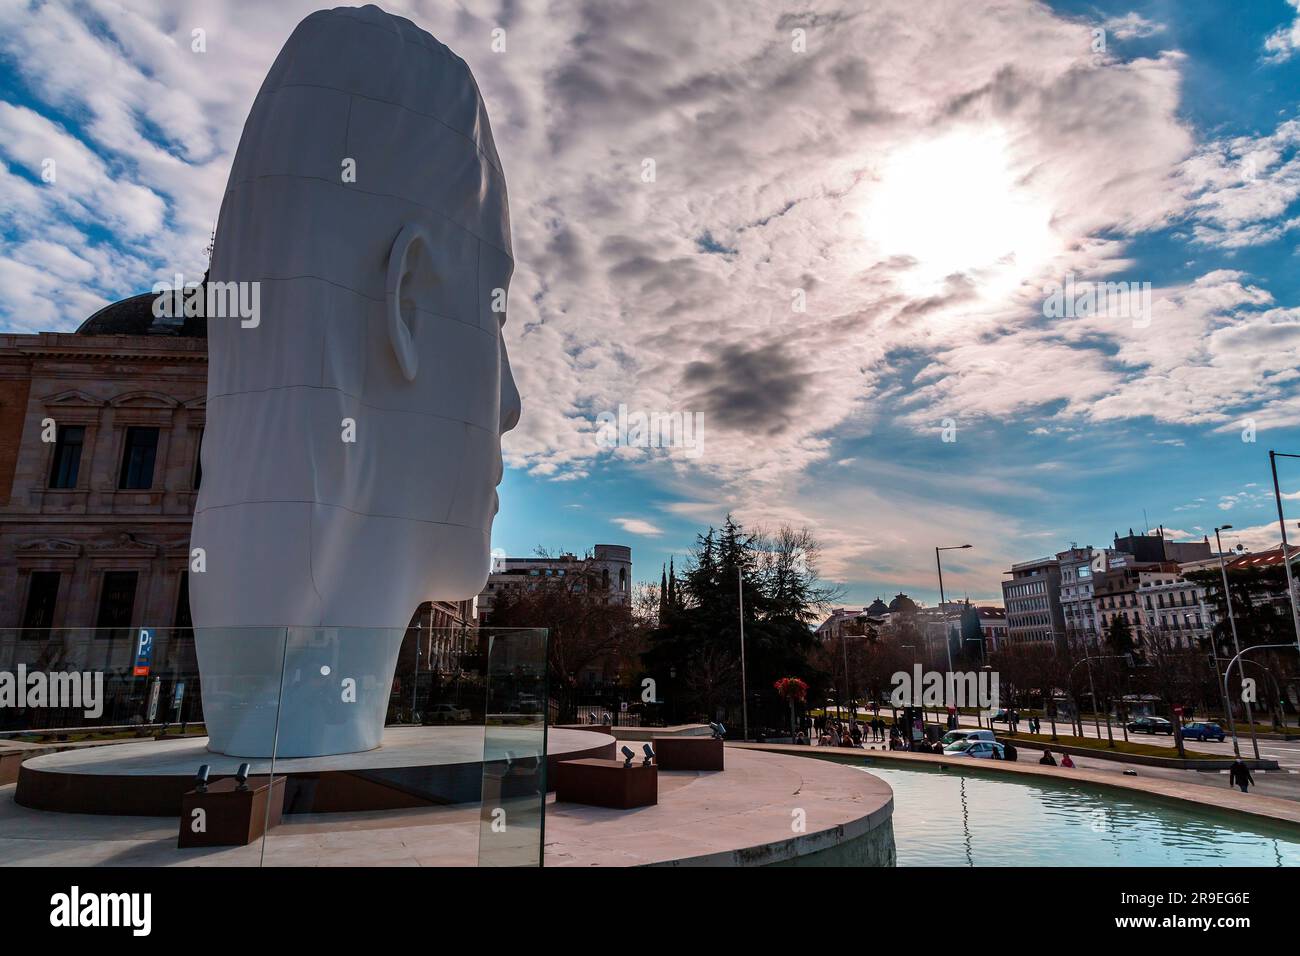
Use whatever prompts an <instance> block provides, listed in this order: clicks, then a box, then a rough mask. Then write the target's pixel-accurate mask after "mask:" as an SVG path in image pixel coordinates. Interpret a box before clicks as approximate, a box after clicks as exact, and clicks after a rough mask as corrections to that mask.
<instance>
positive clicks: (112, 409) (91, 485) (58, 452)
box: [0, 332, 207, 655]
mask: <svg viewBox="0 0 1300 956" xmlns="http://www.w3.org/2000/svg"><path fill="white" fill-rule="evenodd" d="M206 368H207V351H206V342H205V340H204V339H202V338H196V337H182V336H155V335H80V334H71V333H54V332H42V333H39V334H34V335H22V334H10V335H0V627H3V628H16V627H22V626H23V625H24V624H27V625H29V626H35V627H40V628H95V627H97V626H100V625H102V624H107V623H111V624H113V625H115V626H116V627H120V628H121V629H122V630H123V634H125V633H127V631H128V630H129V629H133V628H138V627H141V626H144V625H146V624H149V625H151V626H155V627H162V628H166V627H173V626H188V623H189V621H188V604H187V602H186V601H185V584H186V581H185V574H186V571H187V568H188V555H189V536H190V515H191V514H192V512H193V510H194V499H195V491H196V488H197V484H198V482H199V480H200V473H199V468H198V452H199V444H200V441H201V439H202V435H203V425H204V405H205V400H206V388H207V382H206ZM70 436H75V438H76V439H79V440H78V441H75V442H71V443H69V442H68V439H69V438H70ZM60 438H62V439H64V447H63V448H61V447H60V441H59V440H58V439H60ZM51 439H54V440H51ZM60 456H62V459H63V461H62V472H61V474H56V472H59V470H60V462H59V461H57V460H56V459H57V458H59V457H60ZM124 458H126V459H128V467H127V468H126V469H124V468H123V461H124ZM41 572H45V575H44V576H42V575H41V574H40V573H41ZM54 574H57V575H58V578H57V584H56V586H52V585H53V584H54V579H53V577H52V575H54ZM34 575H36V576H37V586H36V588H35V589H34V587H33V576H34ZM42 591H44V592H45V593H44V595H42ZM51 592H52V593H51ZM51 597H52V600H51ZM33 599H35V600H36V601H37V602H42V601H44V602H45V604H44V606H43V607H36V606H33V604H32V601H33ZM115 643H116V642H115ZM121 643H122V653H123V654H124V655H129V654H130V652H131V649H130V642H129V641H126V640H123V641H122V642H121Z"/></svg>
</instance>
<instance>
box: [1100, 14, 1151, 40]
mask: <svg viewBox="0 0 1300 956" xmlns="http://www.w3.org/2000/svg"><path fill="white" fill-rule="evenodd" d="M1103 26H1105V28H1106V30H1107V32H1108V33H1110V34H1112V35H1114V37H1115V38H1116V39H1118V40H1132V39H1145V38H1146V37H1149V36H1154V35H1155V34H1157V33H1163V32H1164V29H1165V25H1164V24H1163V23H1156V22H1154V21H1152V20H1148V19H1146V18H1145V17H1143V16H1142V15H1140V14H1138V13H1133V12H1129V13H1126V14H1124V16H1122V17H1111V18H1110V19H1109V20H1107V21H1106V22H1105V23H1104V24H1103Z"/></svg>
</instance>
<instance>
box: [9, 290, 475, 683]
mask: <svg viewBox="0 0 1300 956" xmlns="http://www.w3.org/2000/svg"><path fill="white" fill-rule="evenodd" d="M154 298H155V295H154V294H153V293H145V294H143V295H137V296H133V297H131V298H128V299H124V300H122V301H120V302H116V303H113V304H111V305H108V306H106V307H104V308H103V309H100V310H99V311H98V312H96V313H95V314H94V315H92V316H90V318H88V319H86V321H85V322H83V323H82V324H81V326H80V327H79V328H78V329H77V331H76V332H39V333H32V334H24V333H0V670H12V667H13V665H14V664H15V663H17V662H21V661H27V662H28V663H30V659H31V658H32V655H33V654H34V653H36V651H35V649H36V648H38V647H39V646H41V643H40V642H41V641H43V640H47V639H48V638H49V636H50V631H51V629H66V628H85V629H87V630H86V631H85V632H84V637H83V636H81V635H78V636H76V637H75V641H76V642H78V643H84V644H86V645H87V646H86V647H83V648H80V649H79V650H78V652H77V653H75V654H71V653H70V654H69V655H67V656H65V658H64V660H65V661H67V662H84V663H81V664H80V666H83V667H87V668H94V669H105V670H108V671H109V672H113V671H121V670H122V669H125V670H126V672H127V673H129V671H130V665H131V660H132V655H133V653H134V635H135V634H136V633H137V632H138V630H139V629H140V628H142V627H149V628H154V629H156V634H157V646H156V649H155V656H154V665H155V668H156V670H157V671H158V672H160V673H164V674H165V673H169V672H171V673H184V672H187V671H188V672H190V673H193V671H194V670H195V666H194V656H193V654H194V651H193V639H192V637H191V636H188V635H186V634H184V633H183V631H177V633H176V635H175V639H173V635H171V634H170V633H169V630H170V629H173V628H179V629H188V628H190V627H191V626H192V624H191V619H190V612H189V599H188V593H189V592H188V575H189V540H190V523H191V519H192V516H193V513H194V507H195V501H196V499H197V497H198V490H199V487H200V485H201V483H202V480H203V472H202V468H201V466H200V456H199V448H200V445H201V443H202V440H203V427H204V417H205V406H206V396H207V328H206V321H205V320H204V319H202V318H193V317H191V318H177V319H171V318H156V317H155V316H154V314H153V312H154V310H153V301H154ZM233 599H237V598H233ZM474 619H475V610H474V601H473V600H472V599H471V600H469V601H464V602H457V603H447V602H435V603H433V604H426V605H424V606H422V607H421V608H420V609H419V610H418V612H417V613H416V616H415V618H414V619H413V622H412V623H413V625H414V624H415V623H417V622H418V623H420V625H421V628H420V630H421V631H423V633H422V634H421V635H419V636H420V638H421V640H420V642H419V645H420V651H419V656H418V659H417V657H416V654H415V647H416V641H415V640H414V639H412V640H411V641H410V642H408V643H409V644H410V645H411V646H410V647H404V648H403V660H404V662H405V663H406V666H408V667H410V668H411V669H412V670H413V671H414V672H415V673H417V674H418V673H419V671H420V670H423V671H426V672H427V671H429V670H434V671H437V670H439V669H442V668H449V667H451V666H453V661H454V658H455V656H456V654H457V653H459V652H462V651H465V650H466V648H464V647H461V646H459V645H460V644H463V643H464V639H461V640H459V641H453V640H452V639H450V638H449V637H448V633H449V630H450V629H452V628H458V629H461V630H463V629H465V628H466V627H472V626H473V624H474ZM16 629H21V630H16ZM435 629H436V630H435ZM443 629H448V630H443ZM413 630H414V627H413ZM62 636H63V638H64V640H65V641H66V642H71V641H73V640H74V638H73V636H72V635H70V634H67V633H65V634H64V635H62ZM83 652H84V653H83ZM402 666H403V665H399V674H400V673H401V671H402Z"/></svg>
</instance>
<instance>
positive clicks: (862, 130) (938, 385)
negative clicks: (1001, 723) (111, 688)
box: [0, 0, 1300, 604]
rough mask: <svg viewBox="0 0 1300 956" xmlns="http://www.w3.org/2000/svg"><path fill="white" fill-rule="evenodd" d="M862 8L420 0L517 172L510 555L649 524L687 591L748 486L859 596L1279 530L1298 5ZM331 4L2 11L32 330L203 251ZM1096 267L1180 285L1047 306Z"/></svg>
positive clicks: (1289, 433)
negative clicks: (671, 435) (1274, 454)
mask: <svg viewBox="0 0 1300 956" xmlns="http://www.w3.org/2000/svg"><path fill="white" fill-rule="evenodd" d="M858 6H859V5H855V4H845V5H835V4H825V3H813V4H797V5H794V6H790V5H781V4H776V3H770V4H769V3H755V4H752V5H750V4H747V5H745V7H746V9H745V10H744V12H743V15H742V13H741V12H740V11H738V10H737V9H736V8H735V6H734V5H730V6H729V5H727V4H710V3H682V4H677V5H674V4H669V5H668V9H667V11H666V14H660V15H651V14H650V13H649V12H647V11H645V10H643V9H641V6H640V5H637V4H633V3H626V4H623V3H612V4H611V3H604V4H595V3H591V4H588V3H581V2H572V3H554V4H546V5H539V4H530V3H510V4H498V3H468V4H465V5H463V6H461V7H458V8H452V7H451V6H450V5H447V4H442V3H431V2H409V3H395V4H392V5H390V9H391V10H392V11H393V12H398V13H403V14H404V15H406V16H409V17H411V19H413V20H414V21H415V22H416V23H417V24H419V25H420V26H422V27H424V28H425V29H427V30H429V31H430V32H432V33H433V34H434V35H435V36H437V37H438V38H439V39H441V40H443V41H444V42H445V43H447V44H448V45H449V46H450V47H451V48H452V49H453V50H455V51H456V52H457V53H458V54H459V55H461V56H462V57H464V58H465V59H466V61H467V62H468V63H469V64H470V66H471V68H472V69H473V71H474V73H475V76H476V78H477V80H478V82H479V85H480V87H481V88H482V90H483V95H484V98H485V100H486V101H487V104H488V109H489V113H490V116H491V119H492V124H493V132H494V135H495V139H496V142H497V147H498V151H499V152H500V154H501V159H502V163H503V165H504V167H505V169H506V174H507V181H508V183H509V187H510V193H511V212H512V227H513V230H514V240H515V256H516V273H515V278H514V281H513V285H512V289H511V298H510V319H509V324H508V338H509V348H510V353H511V358H512V362H513V364H514V367H515V372H516V378H517V379H518V381H519V385H520V390H521V394H522V396H523V403H524V417H523V420H522V421H521V423H520V426H519V428H518V429H516V431H515V432H512V433H511V434H510V435H508V436H507V437H506V441H505V450H506V453H507V462H508V465H509V467H508V469H507V472H506V477H505V479H504V481H503V485H502V488H501V502H502V505H501V511H500V514H499V515H498V518H497V523H496V527H495V530H494V545H495V546H496V547H499V548H503V549H504V550H506V551H507V552H508V553H511V554H518V553H526V552H529V551H531V550H532V549H533V548H534V547H536V546H539V545H540V546H543V547H546V548H548V549H552V550H558V549H566V550H575V551H581V550H584V549H585V548H587V547H589V546H591V545H592V544H595V543H597V542H603V543H615V542H616V543H626V544H630V545H631V546H632V548H633V554H634V561H635V563H636V567H637V574H638V577H642V578H644V579H647V580H655V581H657V579H658V574H659V567H660V564H661V563H662V562H664V561H666V560H667V559H668V557H669V555H671V554H676V555H679V556H681V555H682V554H684V552H685V551H686V550H687V549H688V548H689V547H690V545H691V544H692V542H693V540H694V536H695V534H696V533H697V531H699V530H701V529H702V528H703V527H705V526H706V525H708V524H709V523H714V524H716V523H718V522H719V521H721V520H722V518H723V516H724V515H725V513H726V512H727V511H728V510H729V509H730V510H734V511H735V512H736V514H737V516H738V517H739V518H740V519H741V520H743V521H745V522H746V523H748V524H754V525H766V526H769V527H771V526H775V525H777V524H780V523H782V522H792V523H795V524H805V525H808V526H809V527H811V528H812V529H813V530H814V531H815V532H816V533H817V535H818V536H819V537H820V538H821V539H822V541H823V542H824V543H825V554H824V559H823V569H824V570H825V572H826V573H827V574H828V575H829V576H830V577H832V578H833V579H834V580H836V581H839V582H841V583H842V584H843V586H844V587H845V588H846V591H847V596H846V602H847V603H850V604H853V603H866V602H868V601H870V600H871V599H872V598H873V597H875V596H876V595H877V594H880V595H884V596H886V597H888V596H889V595H890V594H892V593H894V592H896V591H897V590H899V589H902V590H906V591H908V592H909V593H911V594H913V595H914V596H916V597H918V598H920V599H922V600H924V601H927V602H928V601H933V600H934V599H935V598H936V597H937V589H936V587H935V582H934V576H933V551H932V548H933V547H934V546H935V545H936V544H945V545H947V544H960V543H965V542H967V541H969V542H970V543H972V544H973V545H975V547H974V548H973V549H972V550H971V551H967V552H963V553H962V554H960V555H952V556H950V559H949V566H950V569H951V570H949V569H948V568H946V569H945V570H946V573H945V583H948V584H949V586H950V588H952V589H953V590H955V591H956V592H957V593H966V594H969V595H970V596H971V597H972V598H975V599H978V600H985V599H998V598H1000V592H999V587H998V584H999V581H1000V579H1001V571H1002V570H1004V569H1005V568H1006V567H1007V566H1008V565H1009V563H1010V562H1011V561H1014V560H1022V559H1027V558H1033V557H1039V556H1042V555H1045V554H1049V553H1052V552H1054V551H1057V550H1061V549H1063V548H1064V547H1066V546H1068V545H1069V544H1070V542H1072V541H1075V542H1078V543H1080V544H1093V545H1096V546H1103V545H1106V544H1108V543H1109V540H1110V536H1111V535H1112V533H1114V532H1115V531H1119V532H1120V533H1121V534H1123V533H1125V532H1126V531H1127V530H1128V529H1129V528H1130V527H1132V528H1135V529H1140V528H1141V527H1142V526H1143V524H1149V525H1150V526H1152V527H1154V526H1156V525H1158V524H1163V525H1164V526H1165V527H1167V528H1170V529H1173V530H1175V531H1177V532H1179V533H1180V535H1185V536H1188V537H1196V538H1199V537H1200V536H1201V534H1203V533H1205V532H1207V531H1210V530H1211V529H1212V528H1213V526H1214V525H1216V524H1222V523H1224V522H1231V523H1232V524H1234V525H1235V526H1236V527H1237V528H1239V529H1242V531H1241V533H1240V534H1239V535H1237V534H1234V535H1233V536H1232V537H1231V538H1230V540H1232V541H1233V542H1234V543H1235V542H1236V541H1238V540H1240V541H1241V542H1242V543H1244V544H1246V545H1247V546H1249V547H1267V546H1270V545H1272V544H1274V543H1275V542H1276V540H1277V533H1276V525H1275V517H1276V516H1275V512H1274V510H1273V505H1272V497H1271V487H1270V485H1269V482H1270V476H1269V471H1268V459H1267V450H1268V449H1269V448H1276V449H1279V450H1283V451H1294V452H1300V427H1297V422H1298V421H1300V387H1298V383H1300V371H1298V369H1300V311H1298V309H1297V307H1298V306H1300V278H1298V277H1297V268H1296V266H1297V264H1298V262H1297V256H1296V236H1297V234H1300V233H1298V232H1297V224H1300V211H1298V209H1300V203H1297V201H1296V200H1297V197H1300V155H1298V148H1300V121H1298V117H1297V113H1296V108H1297V102H1296V91H1297V90H1300V51H1298V50H1297V45H1300V27H1297V22H1298V21H1297V17H1298V15H1300V13H1298V10H1297V6H1296V3H1294V2H1292V3H1288V2H1281V0H1276V2H1275V0H1261V2H1254V3H1250V4H1236V3H1229V2H1223V3H1209V2H1191V3H1188V2H1172V0H1171V2H1157V3H1115V4H1095V3H1055V4H1050V5H1042V4H1033V3H1028V2H1012V0H1004V2H994V3H990V4H988V5H981V9H980V10H979V11H973V10H972V5H969V4H963V3H957V2H953V3H946V2H938V3H934V4H916V3H905V2H899V3H896V4H895V3H881V4H872V5H871V10H870V11H862V10H860V9H858ZM268 8H274V9H268ZM312 8H313V5H312V4H309V3H285V4H274V5H266V4H252V3H243V2H230V3H221V4H218V3H210V2H198V0H194V2H188V0H186V2H178V3H171V4H156V3H143V2H142V3H138V4H136V3H129V2H128V3H122V4H109V3H105V2H95V0H89V2H85V3H78V4H64V3H53V2H51V3H46V4H40V3H36V4H11V5H5V6H4V7H3V9H2V10H0V36H3V39H2V40H0V101H2V102H0V133H2V134H3V135H0V162H3V168H2V169H0V196H3V199H4V202H3V210H4V212H3V213H0V285H3V288H4V291H5V295H4V296H3V301H0V329H4V330H13V331H35V330H40V329H70V328H75V326H76V325H77V323H78V322H79V321H80V320H81V319H82V318H84V317H85V316H86V315H88V314H90V312H92V311H94V309H95V308H97V307H98V306H99V305H102V304H103V303H105V302H108V301H111V300H113V299H114V298H117V297H122V296H125V295H128V294H132V293H134V292H138V291H141V290H144V289H147V288H148V287H149V286H150V285H151V284H152V283H153V282H155V281H158V280H159V279H162V278H165V277H169V276H171V275H172V274H173V273H174V272H175V271H177V270H182V271H186V272H195V271H199V272H201V270H202V267H203V248H204V246H205V244H206V240H207V236H208V233H209V231H210V230H211V228H212V225H213V222H214V221H215V217H216V211H217V207H218V204H219V199H220V195H221V192H222V189H223V186H224V182H225V177H226V175H227V174H228V172H229V163H230V158H231V156H232V155H233V151H234V148H235V146H236V145H237V143H238V138H239V132H240V129H241V126H242V121H243V117H244V115H246V113H247V110H248V106H249V104H250V103H251V100H252V96H253V95H254V93H255V92H256V89H257V87H258V85H259V84H260V82H261V79H262V77H263V76H264V75H265V72H266V69H267V68H268V66H269V65H270V62H271V60H272V59H273V58H274V56H275V53H276V52H277V50H278V49H279V46H280V45H281V44H282V43H283V41H284V39H285V37H287V36H288V33H289V31H290V30H291V29H292V27H293V25H294V24H295V23H296V22H297V20H299V19H301V17H302V16H303V15H305V14H306V13H307V12H309V11H310V10H311V9H312ZM496 27H501V28H504V29H505V31H506V36H507V37H508V44H507V47H506V49H505V50H504V51H494V50H492V49H491V48H490V46H489V36H490V34H491V31H492V29H494V28H496ZM195 29H201V30H203V31H204V36H205V40H206V49H205V50H204V51H203V52H201V53H199V52H195V51H194V50H193V48H192V37H193V32H192V31H193V30H195ZM1099 29H1100V30H1104V31H1105V33H1104V37H1105V49H1104V50H1101V51H1098V50H1096V49H1094V48H1093V47H1094V44H1095V42H1096V38H1097V36H1096V34H1095V33H1094V31H1095V30H1099ZM799 32H802V36H803V43H804V48H803V49H802V50H799V49H796V47H797V46H798V42H797V34H798V33H799ZM48 157H56V158H57V160H58V169H59V170H60V176H59V180H58V181H57V182H56V183H54V184H50V183H45V182H43V181H42V178H41V169H42V166H41V163H42V160H43V159H45V158H48ZM646 159H653V160H654V161H655V168H656V172H657V175H656V177H655V179H654V180H653V181H650V182H647V181H646V180H645V179H644V177H643V176H642V172H643V170H644V168H645V167H644V161H645V160H646ZM1067 274H1070V275H1073V276H1075V277H1076V279H1078V280H1083V281H1094V282H1119V281H1128V282H1134V283H1138V284H1141V283H1147V282H1149V283H1150V284H1151V287H1152V302H1153V303H1154V305H1153V308H1152V311H1151V313H1150V315H1149V316H1148V317H1147V319H1149V321H1146V320H1142V319H1141V318H1140V317H1139V319H1138V320H1136V321H1135V320H1134V319H1133V318H1132V316H1129V315H1123V316H1118V317H1117V316H1113V315H1112V316H1106V317H1104V318H1101V317H1084V318H1075V319H1057V318H1052V317H1049V316H1047V315H1044V312H1043V308H1042V305H1043V299H1044V297H1045V291H1044V290H1045V288H1046V287H1047V285H1048V284H1050V283H1063V282H1064V277H1065V276H1066V275H1067ZM796 293H798V294H801V295H802V297H803V304H804V308H803V309H802V310H796V309H795V308H794V307H793V305H792V304H791V303H792V297H794V296H795V294H796ZM1134 301H1136V300H1134ZM1128 304H1130V305H1131V304H1132V303H1128ZM620 404H622V405H626V406H627V407H628V408H629V409H632V410H638V409H641V410H646V411H648V412H662V413H665V414H668V413H674V412H680V413H686V414H692V415H695V414H698V415H699V416H700V420H701V422H702V429H703V431H702V435H703V439H704V442H703V445H702V448H701V451H700V454H698V455H688V454H685V453H684V450H683V449H680V448H678V449H671V450H647V449H641V448H632V447H622V448H616V449H612V450H611V449H608V448H604V447H601V446H600V444H599V443H598V442H597V441H596V440H595V439H594V433H595V424H594V423H595V419H596V416H597V415H598V414H600V413H601V412H605V411H612V410H615V409H617V408H618V406H619V405H620ZM1250 421H1253V423H1254V430H1255V441H1253V442H1245V441H1243V440H1242V433H1243V429H1245V428H1247V426H1248V425H1249V422H1250ZM945 422H951V425H952V427H951V428H949V429H948V432H947V436H948V437H952V436H953V435H955V438H956V440H955V441H945V440H944V437H945ZM1284 491H1287V492H1289V493H1296V492H1297V491H1300V462H1296V463H1294V464H1291V465H1289V466H1287V468H1286V470H1285V471H1284ZM1297 497H1298V498H1300V495H1298V496H1297ZM1290 505H1291V507H1292V509H1293V511H1294V513H1295V514H1294V516H1295V517H1297V518H1300V505H1297V503H1296V501H1292V502H1291V503H1290Z"/></svg>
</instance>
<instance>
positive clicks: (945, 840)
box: [868, 766, 1300, 866]
mask: <svg viewBox="0 0 1300 956" xmlns="http://www.w3.org/2000/svg"><path fill="white" fill-rule="evenodd" d="M868 772H870V773H872V774H874V775H875V776H877V777H879V778H881V779H882V780H884V781H885V782H886V783H888V784H889V785H890V786H891V787H893V788H894V842H895V844H896V846H897V849H898V865H899V866H1300V829H1281V828H1277V829H1270V828H1268V827H1267V826H1259V827H1256V825H1255V824H1249V827H1250V828H1249V829H1245V828H1243V823H1242V821H1241V820H1240V818H1235V817H1232V816H1229V815H1227V814H1220V813H1212V812H1209V811H1203V810H1202V809H1200V808H1198V807H1192V806H1190V805H1189V806H1188V808H1186V809H1184V808H1182V807H1175V806H1171V805H1168V804H1165V803H1160V802H1157V801H1153V800H1149V799H1145V798H1143V797H1140V796H1137V795H1128V794H1125V793H1123V792H1121V791H1117V790H1109V789H1107V790H1102V789H1095V788H1092V787H1087V786H1079V785H1069V784H1062V785H1060V786H1036V785H1033V784H1025V783H1013V782H1010V781H1006V780H999V779H993V778H991V777H987V776H983V775H978V774H961V773H957V772H955V771H951V770H944V771H940V770H897V769H894V768H888V767H881V766H873V767H870V768H869V770H868Z"/></svg>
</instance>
